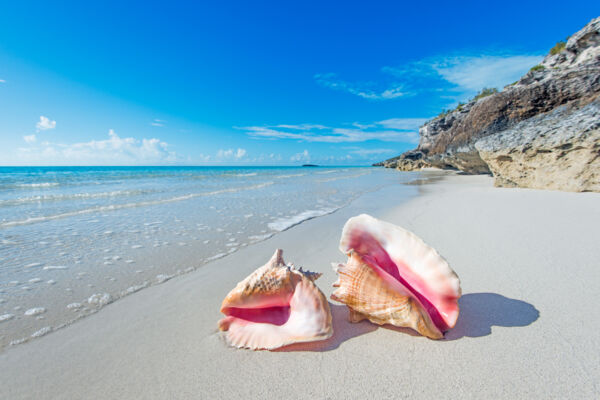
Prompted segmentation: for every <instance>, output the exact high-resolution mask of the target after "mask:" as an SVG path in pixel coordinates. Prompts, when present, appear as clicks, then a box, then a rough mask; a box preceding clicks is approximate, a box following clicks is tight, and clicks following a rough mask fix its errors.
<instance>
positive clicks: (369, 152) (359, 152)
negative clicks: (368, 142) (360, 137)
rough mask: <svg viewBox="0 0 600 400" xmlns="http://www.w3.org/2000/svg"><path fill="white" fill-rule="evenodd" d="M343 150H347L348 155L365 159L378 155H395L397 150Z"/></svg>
mask: <svg viewBox="0 0 600 400" xmlns="http://www.w3.org/2000/svg"><path fill="white" fill-rule="evenodd" d="M344 149H345V150H349V152H350V153H352V154H356V155H358V156H360V157H363V158H367V157H369V156H374V155H378V154H386V153H395V152H398V150H395V149H363V148H360V147H344Z"/></svg>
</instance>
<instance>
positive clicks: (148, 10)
mask: <svg viewBox="0 0 600 400" xmlns="http://www.w3.org/2000/svg"><path fill="white" fill-rule="evenodd" d="M125 3H127V4H125ZM153 3H156V2H153ZM198 3H199V2H180V1H175V0H171V1H169V2H163V3H162V4H157V3H156V4H148V2H122V1H119V2H111V1H105V2H93V3H92V2H81V1H76V2H75V1H73V2H67V1H56V2H30V1H21V2H6V3H5V4H3V6H2V12H1V13H0V164H1V165H165V164H166V165H169V164H185V165H214V164H218V165H297V164H301V163H305V162H313V163H319V164H334V165H346V164H352V165H364V164H369V163H371V162H373V161H378V160H381V159H385V158H388V157H391V156H394V155H397V154H400V153H401V152H403V151H405V150H407V149H410V148H413V147H415V145H416V144H417V142H418V127H419V126H420V125H421V124H422V123H423V122H424V121H426V120H427V119H429V118H431V117H433V116H435V115H437V114H438V113H439V112H440V111H441V110H442V109H444V108H448V107H452V106H454V105H455V104H456V103H457V102H458V101H464V100H466V99H468V98H470V97H472V96H473V95H474V94H475V93H476V92H477V91H478V90H479V89H481V88H482V87H484V86H486V87H498V88H501V87H502V86H504V85H506V84H508V83H511V82H513V81H515V80H517V79H518V78H519V77H520V76H521V75H523V74H524V73H525V72H526V71H527V70H528V69H529V68H530V67H532V66H533V65H535V64H536V63H538V62H539V61H540V60H541V58H542V56H543V55H544V54H546V53H547V51H548V49H550V48H551V47H552V46H553V45H554V43H555V42H557V41H558V40H561V39H564V38H565V37H566V36H568V35H570V34H572V33H574V32H575V31H577V30H579V29H580V28H581V27H583V26H584V25H585V24H586V23H587V22H589V21H590V20H591V19H592V18H594V17H596V16H598V15H600V6H599V5H598V3H597V2H595V1H594V2H592V1H589V2H583V1H581V2H578V1H575V2H571V3H569V5H568V6H565V5H564V3H560V4H557V5H556V6H553V5H552V4H550V3H548V2H523V1H519V2H509V1H504V2H500V3H498V2H495V3H493V4H491V3H490V4H488V3H489V2H481V1H477V2H472V3H470V2H459V3H456V2H451V3H448V2H440V3H437V4H436V3H434V2H407V3H419V4H402V2H397V1H396V2H377V1H371V2H351V1H344V2H323V1H319V2H311V1H300V2H281V1H277V2H275V1H273V2H262V1H254V2H241V1H240V2H212V3H214V4H201V3H200V4H198Z"/></svg>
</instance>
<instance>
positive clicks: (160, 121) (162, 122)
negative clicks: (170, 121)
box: [150, 118, 167, 127]
mask: <svg viewBox="0 0 600 400" xmlns="http://www.w3.org/2000/svg"><path fill="white" fill-rule="evenodd" d="M166 122H167V121H165V120H163V119H157V118H155V119H154V120H153V121H152V122H150V125H152V126H160V127H162V126H165V123H166Z"/></svg>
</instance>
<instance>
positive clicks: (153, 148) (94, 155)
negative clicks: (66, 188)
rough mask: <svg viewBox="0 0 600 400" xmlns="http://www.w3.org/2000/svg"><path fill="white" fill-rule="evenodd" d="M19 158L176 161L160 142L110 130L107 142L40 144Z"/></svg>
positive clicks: (60, 162) (21, 152) (61, 161)
mask: <svg viewBox="0 0 600 400" xmlns="http://www.w3.org/2000/svg"><path fill="white" fill-rule="evenodd" d="M31 136H35V135H31ZM25 140H26V141H27V139H25ZM32 142H33V141H31V142H29V143H32ZM18 157H19V161H20V162H22V163H27V164H32V165H148V164H168V163H172V162H174V161H176V159H177V156H176V154H175V153H174V152H172V151H169V149H168V144H167V143H165V142H163V141H161V140H159V139H156V138H152V139H142V140H138V139H135V138H132V137H129V138H121V137H120V136H118V135H117V134H116V133H115V131H113V130H112V129H111V130H109V132H108V139H104V140H92V141H89V142H81V143H73V144H62V143H50V142H42V143H40V145H39V146H32V147H27V148H20V149H18Z"/></svg>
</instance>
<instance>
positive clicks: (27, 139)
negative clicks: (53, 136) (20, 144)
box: [23, 135, 36, 143]
mask: <svg viewBox="0 0 600 400" xmlns="http://www.w3.org/2000/svg"><path fill="white" fill-rule="evenodd" d="M23 140H25V142H27V143H34V142H35V141H36V137H35V135H25V136H23Z"/></svg>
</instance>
